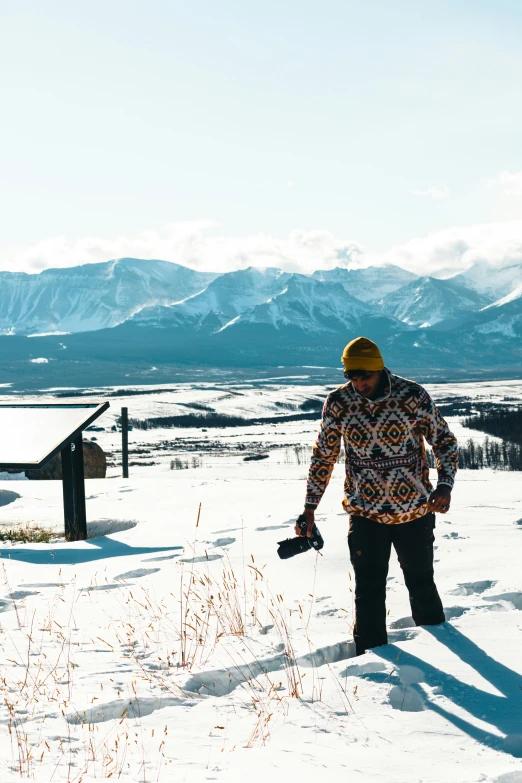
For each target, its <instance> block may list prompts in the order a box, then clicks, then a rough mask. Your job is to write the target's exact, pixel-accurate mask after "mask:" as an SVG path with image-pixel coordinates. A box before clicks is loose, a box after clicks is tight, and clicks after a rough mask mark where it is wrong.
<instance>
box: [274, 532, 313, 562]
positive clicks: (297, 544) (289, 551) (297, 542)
mask: <svg viewBox="0 0 522 783" xmlns="http://www.w3.org/2000/svg"><path fill="white" fill-rule="evenodd" d="M278 544H279V546H278V549H277V554H278V555H279V557H280V558H281V560H288V558H289V557H294V555H300V554H301V552H307V551H308V550H309V549H310V539H309V538H306V537H305V536H299V537H298V538H287V539H285V540H284V541H279V542H278Z"/></svg>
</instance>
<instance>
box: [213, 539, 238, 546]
mask: <svg viewBox="0 0 522 783" xmlns="http://www.w3.org/2000/svg"><path fill="white" fill-rule="evenodd" d="M235 540H236V539H235V538H217V539H216V540H215V541H214V543H213V544H212V546H214V547H216V546H230V544H233V543H234V541H235Z"/></svg>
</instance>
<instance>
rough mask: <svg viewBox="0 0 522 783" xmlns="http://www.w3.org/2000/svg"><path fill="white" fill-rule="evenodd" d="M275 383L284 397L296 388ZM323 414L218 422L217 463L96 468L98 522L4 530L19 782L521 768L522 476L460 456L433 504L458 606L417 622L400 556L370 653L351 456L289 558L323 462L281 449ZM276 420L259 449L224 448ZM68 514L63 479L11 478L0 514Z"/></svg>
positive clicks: (378, 775) (497, 774)
mask: <svg viewBox="0 0 522 783" xmlns="http://www.w3.org/2000/svg"><path fill="white" fill-rule="evenodd" d="M519 388H522V384H520V382H519V387H518V388H517V390H516V393H517V394H518V393H519ZM178 391H179V390H173V392H169V393H166V394H165V396H163V397H162V398H160V399H159V400H155V401H153V404H152V407H149V402H151V400H150V398H148V397H146V396H145V397H140V398H134V397H132V398H129V399H128V400H125V401H124V399H120V398H117V400H116V401H115V402H114V406H113V407H112V408H111V409H110V412H109V413H110V416H111V417H116V415H118V414H119V405H120V404H128V405H129V408H131V411H132V413H131V415H133V416H137V417H138V414H137V413H136V412H135V410H133V406H134V407H135V408H137V409H138V410H140V411H141V412H143V414H144V415H148V416H150V415H165V413H164V410H165V409H168V408H169V406H170V410H172V407H173V405H172V401H173V400H172V395H177V394H178ZM185 391H186V390H185ZM267 391H268V392H269V393H267V394H262V395H256V397H258V398H259V400H260V401H262V404H263V405H265V401H266V407H264V408H263V410H264V411H266V413H265V414H264V415H273V414H272V413H268V411H269V410H270V411H272V410H273V407H271V406H272V405H273V403H274V401H277V396H276V395H279V399H283V397H282V390H281V389H280V388H279V389H277V390H267ZM470 391H471V390H469V389H468V390H466V393H469V392H470ZM319 392H320V390H319ZM479 392H480V390H479ZM485 393H486V394H489V393H490V392H485ZM510 393H511V392H510ZM212 394H219V395H221V394H223V391H222V390H218V391H217V392H214V391H213V392H212ZM227 394H228V392H227ZM291 394H295V395H296V397H295V398H296V400H302V399H304V398H305V397H308V396H311V395H310V390H309V389H306V388H302V387H301V388H297V387H293V388H292V390H291ZM300 395H301V396H300ZM244 396H245V397H247V398H248V399H247V400H246V401H244V402H246V403H247V405H248V406H250V409H251V410H252V411H254V412H255V415H259V408H257V409H256V408H255V404H254V402H253V401H252V394H251V392H250V390H249V391H248V394H245V395H244ZM234 397H235V400H236V402H234ZM185 399H187V397H185ZM189 399H192V398H189ZM239 399H240V398H239V397H238V395H233V394H232V395H230V396H227V397H226V400H225V401H226V403H227V404H228V405H230V406H232V405H234V404H235V405H236V406H237V405H238V403H237V400H239ZM284 399H285V400H287V399H288V397H287V396H286V395H285V396H284ZM111 402H112V401H111ZM259 406H260V407H261V402H259ZM215 407H216V408H217V405H216V406H215ZM152 409H153V410H154V413H151V410H152ZM159 410H161V413H159V412H158V411H159ZM236 411H237V408H235V409H234V412H236ZM231 412H232V407H231ZM108 422H109V424H110V423H111V418H110V417H108ZM100 423H103V424H105V425H106V426H107V424H106V422H105V417H104V418H103V419H101V420H100ZM316 426H317V425H316V423H314V422H294V423H291V424H286V425H277V426H276V427H270V428H268V429H266V430H264V431H263V432H262V433H260V432H259V429H260V428H253V427H251V428H238V429H240V430H243V429H244V431H243V432H241V431H240V432H237V430H236V429H234V430H221V431H217V430H213V431H210V430H209V431H208V432H207V433H205V434H207V435H208V436H209V439H212V440H214V439H216V440H219V439H221V441H222V443H223V444H224V448H223V451H222V452H221V453H217V454H215V455H214V456H213V457H212V458H211V459H209V460H208V461H207V460H206V459H205V462H204V466H203V467H202V468H194V469H193V468H189V469H186V470H170V468H169V459H170V456H171V455H170V454H165V455H164V456H162V457H158V464H156V465H154V466H150V467H135V468H131V477H130V479H129V480H123V479H122V478H120V477H119V476H118V475H117V474H118V472H119V470H118V469H117V468H111V470H110V473H109V475H110V478H108V479H106V480H89V481H87V483H86V495H87V515H88V519H89V533H90V535H91V536H95V537H94V538H91V539H89V540H88V541H85V542H76V543H67V542H65V541H63V540H59V539H58V540H57V541H56V542H53V543H52V544H50V545H45V544H40V545H36V544H28V545H19V544H14V545H9V544H3V545H1V546H0V554H1V557H2V563H1V564H0V579H1V580H2V590H3V593H2V594H1V595H0V615H1V616H0V654H1V656H2V673H1V676H0V685H1V687H2V706H1V707H0V720H1V721H2V723H3V724H4V727H5V731H4V732H3V734H2V736H3V739H2V745H1V746H0V747H1V748H2V753H1V754H0V756H1V761H0V780H1V781H4V780H5V781H10V780H19V779H20V777H21V776H22V777H27V778H29V779H34V780H36V781H38V782H39V783H43V782H44V781H45V782H46V783H47V781H50V780H53V781H71V783H72V782H73V781H75V782H76V783H80V782H82V783H90V781H93V780H100V779H102V780H103V779H108V778H109V777H110V778H112V779H119V780H122V781H125V782H126V783H130V782H131V781H132V782H133V783H134V781H136V782H137V781H147V783H148V781H188V782H189V783H192V781H204V780H221V781H225V782H226V783H229V781H232V783H234V781H240V780H244V779H245V778H248V779H249V780H251V781H261V780H263V781H265V780H266V778H267V776H269V777H270V779H271V780H273V781H286V780H288V778H289V777H290V776H292V775H296V774H299V775H300V776H301V777H302V776H303V775H304V776H305V779H308V778H310V779H312V778H313V779H315V778H317V776H318V775H320V776H321V777H324V775H325V773H327V774H328V775H330V774H331V775H338V774H343V775H345V776H346V777H347V778H348V779H349V780H353V781H359V780H360V781H363V780H364V781H372V782H373V781H376V783H380V782H381V781H382V783H402V782H403V781H405V782H406V783H410V782H411V783H418V782H419V781H422V783H441V782H442V781H444V782H445V783H457V782H458V783H460V781H463V783H478V782H479V781H482V783H522V663H521V656H520V643H521V632H522V614H521V610H522V582H521V577H520V560H521V544H522V492H521V491H520V479H519V474H517V473H495V472H493V471H487V470H484V471H461V472H460V473H459V475H458V480H457V484H456V488H455V491H454V499H453V505H452V508H451V510H450V512H449V513H448V514H447V515H446V516H445V517H444V516H441V515H439V516H438V518H437V527H436V547H437V549H436V566H435V567H436V580H437V584H438V587H439V591H440V593H441V596H442V599H443V603H444V606H445V609H446V614H447V619H448V622H447V623H446V624H445V625H444V626H440V627H437V628H432V629H429V628H415V627H414V626H413V622H412V620H411V617H410V615H409V605H408V600H407V593H406V589H405V587H404V585H403V581H402V574H401V571H400V568H399V567H398V564H397V562H396V558H395V556H394V555H393V556H392V563H391V568H390V573H389V581H388V604H387V605H388V611H389V622H388V625H389V644H388V645H387V646H385V647H381V648H377V649H376V650H374V651H372V652H369V653H367V654H366V655H364V656H361V657H359V658H354V650H353V643H352V625H353V592H352V588H353V577H352V573H351V568H350V563H349V557H348V549H347V545H346V533H347V523H348V517H347V516H346V514H345V513H344V512H343V511H342V510H341V506H340V503H341V498H342V482H343V467H342V465H339V466H337V467H336V469H335V471H334V476H333V478H332V481H331V484H330V486H329V488H328V490H327V492H326V494H325V497H324V499H323V501H322V503H321V505H320V507H319V510H318V513H317V523H318V526H319V527H320V529H321V532H322V534H323V537H324V538H325V548H324V549H323V551H322V556H321V555H317V554H316V553H312V552H309V553H304V554H302V555H299V556H297V557H295V558H293V559H291V560H288V561H284V562H283V561H280V560H279V559H278V557H277V555H276V549H277V542H278V541H279V540H281V539H282V538H286V537H287V536H293V535H294V533H293V522H294V520H295V518H296V516H297V514H298V513H300V511H301V509H302V502H303V496H304V480H305V475H306V465H303V464H301V465H299V464H289V463H285V461H284V459H283V458H282V457H280V456H279V455H283V453H284V449H281V450H279V451H278V450H273V451H272V450H271V446H272V445H273V444H274V443H276V442H278V439H279V441H280V442H284V443H286V442H288V443H289V444H290V446H291V445H292V444H300V443H303V444H305V443H308V445H310V443H311V439H313V434H314V433H315V430H316ZM467 433H469V431H467ZM467 433H466V432H464V433H462V437H463V438H464V439H467V437H469V435H468V434H467ZM95 434H96V435H97V436H99V442H100V443H101V445H102V446H104V447H109V448H114V449H115V448H116V446H117V439H118V438H119V435H118V434H117V433H111V432H110V431H106V432H100V433H95ZM477 434H478V433H477ZM175 437H176V438H185V439H186V442H187V446H189V445H190V439H191V438H196V437H197V438H199V439H201V438H202V434H201V432H200V431H196V430H194V431H186V430H183V431H179V430H174V431H173V430H170V431H167V430H160V431H152V432H151V431H139V430H133V431H132V433H131V454H132V448H133V446H136V444H140V445H143V443H144V442H147V441H146V440H145V439H146V438H148V439H149V441H148V442H151V443H152V444H154V443H159V442H161V441H163V440H165V439H168V438H170V439H174V438H175ZM260 437H261V438H262V439H264V440H265V443H266V449H267V451H270V457H269V459H267V460H264V461H262V462H243V460H242V456H241V454H238V453H236V452H235V451H234V450H233V449H229V448H228V446H227V444H229V443H230V442H232V441H234V442H236V441H240V440H241V438H243V439H244V440H245V441H246V442H247V443H248V438H251V439H252V442H256V443H258V442H259V440H260ZM479 437H480V435H479ZM62 514H63V512H62V496H61V484H60V483H59V482H33V481H16V480H13V478H12V477H11V478H10V480H8V481H7V480H0V526H3V527H13V526H15V525H17V524H26V523H29V524H38V525H40V526H42V527H51V528H53V529H55V530H57V531H59V530H60V529H62V526H63V521H62Z"/></svg>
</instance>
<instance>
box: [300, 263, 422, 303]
mask: <svg viewBox="0 0 522 783" xmlns="http://www.w3.org/2000/svg"><path fill="white" fill-rule="evenodd" d="M312 277H315V278H316V279H317V280H323V281H325V282H327V283H338V284H339V285H342V286H343V287H344V289H345V290H346V292H347V293H348V294H350V296H354V297H355V298H356V299H360V300H361V301H362V302H373V301H379V300H380V299H382V298H383V297H384V296H386V295H387V294H390V293H392V291H396V290H397V289H398V288H401V287H402V286H404V285H406V284H407V283H410V282H411V281H413V280H416V279H417V275H414V274H412V273H411V272H407V271H406V270H405V269H401V267H400V266H395V265H394V264H385V265H384V266H379V267H377V266H369V267H367V268H365V269H344V268H343V267H336V268H335V269H329V270H325V271H322V270H319V271H317V272H314V273H313V275H312Z"/></svg>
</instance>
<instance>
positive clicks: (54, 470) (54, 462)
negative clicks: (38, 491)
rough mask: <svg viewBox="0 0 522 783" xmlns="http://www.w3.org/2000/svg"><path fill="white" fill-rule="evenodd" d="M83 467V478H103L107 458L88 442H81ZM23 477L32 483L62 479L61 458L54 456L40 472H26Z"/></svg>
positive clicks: (98, 447)
mask: <svg viewBox="0 0 522 783" xmlns="http://www.w3.org/2000/svg"><path fill="white" fill-rule="evenodd" d="M83 465H84V472H85V478H86V479H88V478H105V475H106V473H107V458H106V456H105V452H104V451H103V449H102V448H101V446H98V444H97V443H93V442H92V441H90V440H84V441H83ZM25 475H26V476H27V478H28V479H32V480H33V481H47V480H51V479H61V478H62V457H61V455H60V454H56V455H55V456H54V457H53V458H52V459H50V460H49V462H48V463H47V465H44V466H43V468H41V469H40V470H26V471H25Z"/></svg>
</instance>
